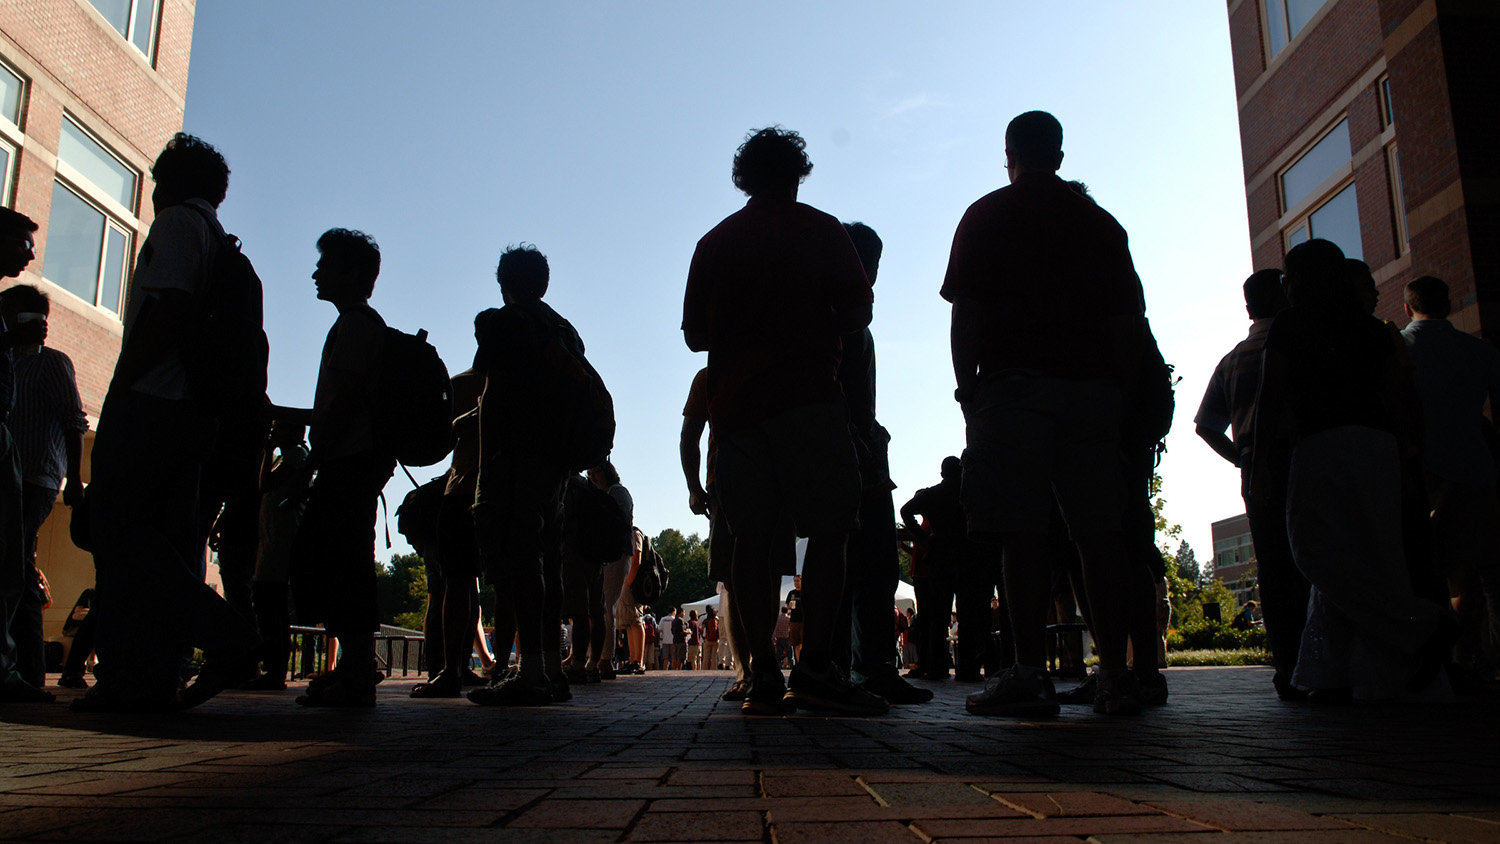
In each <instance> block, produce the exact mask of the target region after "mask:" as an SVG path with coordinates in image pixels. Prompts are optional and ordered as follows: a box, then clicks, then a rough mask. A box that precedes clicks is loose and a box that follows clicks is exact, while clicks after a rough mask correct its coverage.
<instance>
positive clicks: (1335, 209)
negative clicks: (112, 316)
mask: <svg viewBox="0 0 1500 844" xmlns="http://www.w3.org/2000/svg"><path fill="white" fill-rule="evenodd" d="M1311 238H1321V239H1322V240H1331V241H1333V242H1334V243H1336V244H1338V247H1339V248H1340V249H1342V250H1344V255H1345V256H1347V257H1350V258H1358V259H1360V260H1364V257H1365V250H1364V245H1363V244H1362V243H1361V241H1360V232H1359V196H1358V194H1357V193H1355V190H1354V183H1353V182H1349V183H1348V184H1346V185H1344V186H1343V187H1342V188H1341V189H1340V190H1339V191H1338V193H1335V194H1334V195H1333V196H1332V197H1330V198H1329V199H1328V201H1327V202H1324V203H1323V204H1321V205H1319V206H1317V208H1315V209H1313V211H1312V213H1311V214H1308V215H1306V216H1305V217H1302V218H1301V219H1299V220H1297V222H1296V223H1294V224H1293V225H1292V226H1291V227H1289V228H1288V229H1287V235H1286V248H1287V249H1288V250H1290V249H1291V248H1292V247H1293V246H1296V245H1297V244H1299V243H1306V242H1307V241H1308V240H1309V239H1311Z"/></svg>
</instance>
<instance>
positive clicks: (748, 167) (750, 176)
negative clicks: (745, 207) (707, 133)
mask: <svg viewBox="0 0 1500 844" xmlns="http://www.w3.org/2000/svg"><path fill="white" fill-rule="evenodd" d="M812 169H813V165H812V159H810V158H808V157H807V142H806V141H804V140H802V136H801V135H799V134H797V133H796V132H793V131H791V130H790V129H783V128H781V127H780V126H771V127H768V128H765V129H761V130H760V131H758V132H751V133H750V135H749V136H748V137H746V138H745V142H744V143H742V144H740V148H739V149H738V150H736V151H735V153H734V169H733V171H732V172H731V177H732V178H733V179H734V186H735V187H737V188H739V189H740V190H742V191H744V192H745V194H746V195H748V196H751V197H756V196H771V195H787V194H790V195H791V197H792V198H795V197H796V196H797V186H798V185H800V184H802V180H803V179H806V178H807V176H808V174H809V173H811V172H812Z"/></svg>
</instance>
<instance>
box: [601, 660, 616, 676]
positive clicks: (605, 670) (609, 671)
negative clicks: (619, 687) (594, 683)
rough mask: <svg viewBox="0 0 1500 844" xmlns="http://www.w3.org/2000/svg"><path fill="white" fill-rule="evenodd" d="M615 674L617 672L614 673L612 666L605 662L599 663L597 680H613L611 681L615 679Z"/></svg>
mask: <svg viewBox="0 0 1500 844" xmlns="http://www.w3.org/2000/svg"><path fill="white" fill-rule="evenodd" d="M617 674H618V672H616V671H615V667H614V666H613V665H610V664H609V663H607V662H601V663H599V679H600V680H613V679H615V677H616V676H617Z"/></svg>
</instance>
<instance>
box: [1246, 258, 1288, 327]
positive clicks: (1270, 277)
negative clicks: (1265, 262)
mask: <svg viewBox="0 0 1500 844" xmlns="http://www.w3.org/2000/svg"><path fill="white" fill-rule="evenodd" d="M1285 309H1286V291H1285V290H1284V289H1283V288H1282V286H1281V270H1277V269H1271V270H1260V271H1259V272H1255V273H1252V274H1251V275H1250V277H1249V278H1247V279H1245V311H1246V312H1247V313H1248V314H1250V318H1251V319H1270V318H1271V317H1273V316H1276V315H1277V314H1279V313H1281V312H1282V311H1283V310H1285Z"/></svg>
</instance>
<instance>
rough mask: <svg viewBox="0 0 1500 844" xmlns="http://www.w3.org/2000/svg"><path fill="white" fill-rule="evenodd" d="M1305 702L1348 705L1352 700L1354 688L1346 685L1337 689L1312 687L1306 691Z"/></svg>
mask: <svg viewBox="0 0 1500 844" xmlns="http://www.w3.org/2000/svg"><path fill="white" fill-rule="evenodd" d="M1307 702H1308V703H1312V704H1317V705H1319V706H1348V705H1349V704H1351V703H1353V702H1354V690H1353V689H1351V688H1349V687H1348V686H1344V687H1342V688H1337V689H1313V690H1312V691H1310V692H1308V693H1307Z"/></svg>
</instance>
